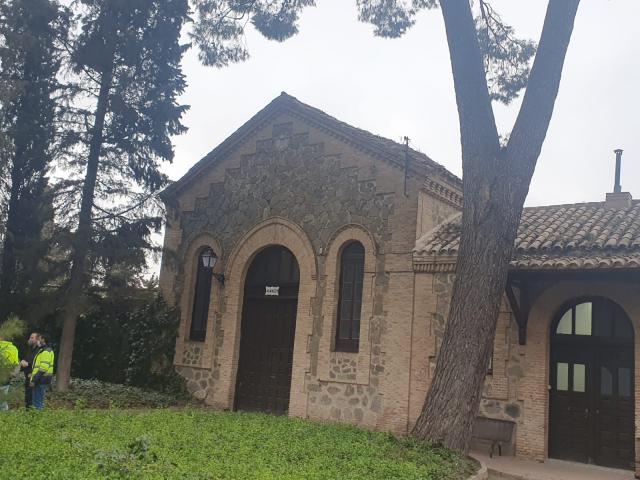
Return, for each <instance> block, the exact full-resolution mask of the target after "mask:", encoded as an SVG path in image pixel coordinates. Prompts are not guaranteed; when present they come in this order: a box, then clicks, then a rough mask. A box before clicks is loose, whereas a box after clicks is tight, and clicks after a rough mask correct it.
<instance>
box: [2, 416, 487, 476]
mask: <svg viewBox="0 0 640 480" xmlns="http://www.w3.org/2000/svg"><path fill="white" fill-rule="evenodd" d="M21 438H28V439H29V448H25V446H24V444H23V442H20V441H16V439H21ZM0 442H1V443H0V465H2V472H3V475H6V476H7V478H34V479H40V478H43V479H44V478H65V479H84V478H109V479H158V478H167V479H168V478H184V479H243V480H244V479H274V480H275V479H278V480H285V479H300V478H304V479H323V480H324V479H341V480H343V479H366V480H376V479H380V480H388V479H398V480H403V479H407V480H408V479H416V480H417V479H421V480H459V479H463V478H466V477H467V476H468V475H469V474H470V473H472V472H473V470H474V466H473V464H472V463H471V462H470V461H468V460H465V459H463V458H462V457H460V456H459V455H457V454H454V453H451V452H450V451H448V450H445V449H443V448H441V447H435V446H429V445H427V444H424V443H421V442H417V441H415V440H410V439H409V440H398V439H396V438H394V437H393V436H392V435H389V434H384V433H379V432H368V431H364V430H361V429H357V428H354V427H351V426H347V425H321V424H316V423H311V422H308V421H303V420H298V419H291V418H288V417H276V416H269V415H261V414H239V413H225V412H208V411H198V410H180V411H168V410H156V411H145V412H132V411H125V412H123V411H117V410H106V411H91V410H83V411H65V410H57V411H56V410H53V411H51V410H50V411H44V412H27V413H25V412H7V414H6V415H3V421H2V423H1V424H0Z"/></svg>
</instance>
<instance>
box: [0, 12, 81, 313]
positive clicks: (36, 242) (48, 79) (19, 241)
mask: <svg viewBox="0 0 640 480" xmlns="http://www.w3.org/2000/svg"><path fill="white" fill-rule="evenodd" d="M68 27H69V15H68V12H67V10H66V9H64V8H62V7H61V6H60V5H59V4H58V3H57V2H55V1H51V0H8V1H7V2H3V3H2V4H0V131H1V132H2V138H0V168H1V169H2V170H3V172H2V173H3V177H4V178H3V182H2V185H1V186H0V188H2V189H4V199H5V202H6V203H5V210H4V212H3V213H4V215H3V216H4V217H5V218H4V220H5V222H6V223H5V231H4V238H3V245H2V246H3V248H2V267H1V273H0V320H1V319H4V318H5V317H6V316H7V314H8V313H10V312H11V311H13V312H15V313H17V314H20V315H23V314H24V312H25V311H26V310H27V309H28V304H29V303H30V302H29V301H28V299H29V298H30V295H34V294H36V293H37V292H38V291H39V289H40V287H41V286H42V283H43V282H44V280H45V277H44V276H43V275H42V272H40V271H39V270H40V268H39V263H40V261H41V260H42V258H43V256H44V255H45V254H46V252H47V250H48V248H49V245H48V241H47V240H46V238H43V228H44V226H45V224H46V223H47V222H49V221H51V220H52V219H53V209H52V198H51V193H50V192H51V189H50V188H48V178H47V173H48V171H49V168H50V166H51V163H52V157H53V150H54V144H55V142H56V128H55V119H56V118H57V116H58V115H59V114H60V112H61V104H60V101H59V100H60V96H61V94H62V90H63V86H62V85H61V84H60V82H59V81H58V73H59V70H60V66H61V61H62V52H61V48H60V47H61V43H60V42H61V41H63V40H64V38H65V37H66V35H67V31H68Z"/></svg>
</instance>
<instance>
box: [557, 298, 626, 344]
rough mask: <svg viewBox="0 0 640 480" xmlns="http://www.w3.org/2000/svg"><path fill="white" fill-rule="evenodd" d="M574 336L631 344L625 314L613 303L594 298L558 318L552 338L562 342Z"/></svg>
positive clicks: (575, 304) (577, 305) (568, 310)
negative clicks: (628, 342)
mask: <svg viewBox="0 0 640 480" xmlns="http://www.w3.org/2000/svg"><path fill="white" fill-rule="evenodd" d="M570 336H571V337H575V338H576V340H578V339H580V338H582V339H585V340H586V339H587V338H588V337H597V338H602V339H611V341H622V342H624V341H631V339H632V338H633V327H632V326H631V322H630V321H629V318H628V317H627V314H626V313H625V312H624V310H622V308H620V306H618V305H617V304H616V303H614V302H611V301H609V300H606V299H604V298H594V299H590V300H587V301H582V302H577V303H574V304H573V305H572V306H570V307H568V308H566V310H565V311H564V312H563V313H562V315H561V316H560V319H559V320H558V323H557V325H556V327H555V331H554V336H553V337H552V338H553V339H555V340H557V341H562V340H563V339H566V340H569V339H570Z"/></svg>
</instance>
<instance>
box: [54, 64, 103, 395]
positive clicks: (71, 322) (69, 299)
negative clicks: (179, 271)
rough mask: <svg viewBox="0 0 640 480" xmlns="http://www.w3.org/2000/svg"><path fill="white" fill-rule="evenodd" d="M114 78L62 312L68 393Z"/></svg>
mask: <svg viewBox="0 0 640 480" xmlns="http://www.w3.org/2000/svg"><path fill="white" fill-rule="evenodd" d="M112 76H113V67H112V66H110V67H109V69H108V70H107V71H106V72H105V73H103V75H102V79H101V82H100V92H99V94H98V102H97V104H96V113H95V122H94V126H93V130H92V135H91V143H90V145H89V158H88V160H87V172H86V174H85V178H84V184H83V186H82V200H81V203H80V215H79V220H78V229H77V231H76V233H75V235H74V239H73V254H72V259H71V261H72V266H71V275H70V278H69V284H68V286H67V291H66V294H65V298H64V306H63V309H62V337H61V339H60V350H59V353H58V355H59V357H58V371H57V382H56V388H57V390H58V391H62V392H63V391H66V390H67V389H68V388H69V381H70V379H71V361H72V358H73V342H74V339H75V334H76V323H77V320H78V315H79V314H80V313H81V312H82V307H83V305H84V294H85V288H86V284H87V275H86V271H85V269H86V257H87V254H88V253H89V248H90V244H91V230H92V210H93V199H94V194H95V188H96V179H97V177H98V168H99V165H100V150H101V148H102V141H103V130H104V120H105V116H106V114H107V110H108V106H109V90H110V89H111V81H112Z"/></svg>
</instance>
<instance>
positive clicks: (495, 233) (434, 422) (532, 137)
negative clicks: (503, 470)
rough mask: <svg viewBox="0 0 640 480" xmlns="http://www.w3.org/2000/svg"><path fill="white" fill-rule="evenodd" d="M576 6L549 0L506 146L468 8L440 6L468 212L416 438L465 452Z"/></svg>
mask: <svg viewBox="0 0 640 480" xmlns="http://www.w3.org/2000/svg"><path fill="white" fill-rule="evenodd" d="M579 3H580V2H579V0H549V6H548V9H547V14H546V17H545V21H544V27H543V30H542V35H541V38H540V43H539V46H538V51H537V53H536V58H535V61H534V64H533V67H532V69H531V73H530V75H529V82H528V85H527V90H526V93H525V95H524V99H523V101H522V106H521V108H520V112H519V114H518V118H517V120H516V123H515V125H514V128H513V130H512V132H511V136H510V138H509V142H508V144H507V146H506V147H501V146H500V143H499V137H498V133H497V129H496V126H495V119H494V116H493V110H492V107H491V100H490V97H489V94H488V88H487V83H486V78H485V74H484V67H483V58H482V55H481V52H480V48H479V45H478V41H477V37H476V32H475V26H474V22H473V18H472V14H471V10H470V7H469V1H468V0H441V1H440V5H441V7H442V13H443V17H444V20H445V27H446V30H447V41H448V44H449V53H450V56H451V65H452V70H453V78H454V84H455V90H456V102H457V106H458V117H459V119H460V137H461V144H462V165H463V183H464V185H463V188H464V208H463V216H462V234H461V244H460V250H459V253H458V262H457V270H456V280H455V282H454V287H453V296H452V299H451V309H450V311H449V318H448V322H447V326H446V328H445V333H444V337H443V339H442V344H441V346H440V351H439V353H438V361H437V364H436V369H435V372H434V377H433V380H432V382H431V386H430V388H429V392H428V393H427V397H426V399H425V403H424V406H423V409H422V412H421V414H420V416H419V418H418V420H417V422H416V425H415V426H414V428H413V431H412V434H413V435H415V436H417V437H418V438H422V439H426V440H430V441H433V442H440V443H442V444H444V445H445V446H447V447H449V448H452V449H455V450H460V451H462V452H465V453H466V452H467V451H468V449H469V442H470V439H471V430H472V428H473V423H474V420H475V417H476V415H477V413H478V407H479V405H480V396H481V392H482V387H483V384H484V379H485V375H486V372H487V367H488V365H489V358H490V356H491V352H492V350H493V339H494V336H495V330H496V323H497V320H498V314H499V311H500V305H501V303H502V299H503V294H504V289H505V286H506V280H507V274H508V268H509V261H510V259H511V255H512V252H513V245H514V242H515V238H516V234H517V229H518V225H519V223H520V216H521V214H522V207H523V204H524V200H525V198H526V195H527V193H528V190H529V185H530V183H531V177H532V175H533V172H534V170H535V166H536V163H537V160H538V156H539V155H540V150H541V149H542V144H543V142H544V138H545V136H546V132H547V129H548V127H549V123H550V121H551V115H552V113H553V107H554V104H555V99H556V96H557V93H558V89H559V85H560V78H561V76H562V68H563V65H564V59H565V55H566V52H567V48H568V45H569V40H570V38H571V33H572V31H573V23H574V19H575V15H576V13H577V9H578V5H579Z"/></svg>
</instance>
